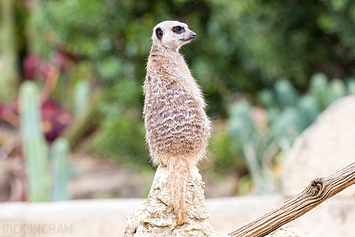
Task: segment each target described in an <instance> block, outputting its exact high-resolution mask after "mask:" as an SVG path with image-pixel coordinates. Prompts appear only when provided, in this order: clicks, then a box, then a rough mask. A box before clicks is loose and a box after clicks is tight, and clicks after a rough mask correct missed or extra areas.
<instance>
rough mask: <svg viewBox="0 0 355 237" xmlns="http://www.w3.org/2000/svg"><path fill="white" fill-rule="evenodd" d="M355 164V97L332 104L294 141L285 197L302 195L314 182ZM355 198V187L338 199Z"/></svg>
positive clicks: (284, 178)
mask: <svg viewBox="0 0 355 237" xmlns="http://www.w3.org/2000/svg"><path fill="white" fill-rule="evenodd" d="M354 161H355V96H347V97H343V98H341V99H339V100H337V101H335V102H334V103H332V104H331V105H330V106H329V107H328V108H327V109H326V110H325V111H324V112H323V113H321V114H320V115H319V117H318V119H317V121H316V122H315V123H314V124H313V125H311V126H310V127H309V128H307V129H306V130H305V131H304V132H303V133H302V134H301V135H300V136H299V137H298V138H297V139H296V141H295V143H294V145H293V147H292V149H291V151H290V153H289V154H288V157H287V161H286V163H285V168H284V175H283V184H284V194H285V195H286V196H287V197H291V196H294V195H296V194H297V193H299V192H301V191H302V190H303V189H304V188H305V187H306V186H307V185H308V184H309V182H310V181H311V180H313V179H314V178H317V177H321V176H327V175H330V174H331V173H334V172H335V171H337V170H339V169H341V168H343V167H345V166H346V165H348V164H350V163H352V162H354ZM339 197H355V188H348V189H347V190H344V191H343V192H341V193H339V194H338V195H336V196H335V198H339Z"/></svg>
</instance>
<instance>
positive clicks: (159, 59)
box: [144, 21, 210, 225]
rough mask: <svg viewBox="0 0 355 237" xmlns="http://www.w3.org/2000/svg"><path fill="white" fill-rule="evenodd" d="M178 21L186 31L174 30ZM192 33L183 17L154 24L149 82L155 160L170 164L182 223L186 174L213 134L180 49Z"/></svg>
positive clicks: (148, 118)
mask: <svg viewBox="0 0 355 237" xmlns="http://www.w3.org/2000/svg"><path fill="white" fill-rule="evenodd" d="M177 25H181V26H183V27H184V28H185V32H184V33H182V34H176V33H174V32H172V27H174V26H177ZM158 27H159V28H160V29H162V31H163V36H162V39H159V38H157V36H156V35H155V34H156V29H157V28H158ZM192 34H194V32H192V31H191V30H189V29H188V28H187V25H186V24H184V23H180V22H176V21H165V22H162V23H160V24H158V25H157V26H156V27H155V28H154V30H153V36H152V40H153V45H152V48H151V51H150V55H149V59H148V64H147V75H146V78H145V82H144V94H145V103H144V120H145V126H146V130H147V133H146V140H147V143H148V147H149V151H150V155H151V158H152V161H153V162H154V163H155V164H159V163H160V164H162V165H164V166H168V168H169V170H170V178H171V190H172V200H173V207H174V211H175V215H176V217H177V220H178V224H179V225H182V224H183V223H184V222H185V189H186V180H187V178H188V176H189V174H190V170H191V168H192V167H193V166H195V165H196V163H197V162H198V161H199V160H201V159H202V158H203V157H204V156H205V151H206V146H207V140H208V137H209V135H210V121H209V119H208V117H207V116H206V113H205V107H206V104H205V102H204V99H203V96H202V93H201V90H200V88H199V86H198V85H197V83H196V81H195V79H194V78H193V77H192V75H191V73H190V70H189V68H188V66H187V64H186V63H185V61H184V58H183V57H182V56H181V55H180V54H179V52H178V49H179V47H180V46H181V45H183V44H186V43H188V42H189V41H190V40H191V39H193V38H194V37H193V36H191V35H192ZM164 37H165V38H164ZM189 37H190V38H191V39H189V40H186V39H188V38H189ZM180 38H182V39H183V41H181V40H179V39H180Z"/></svg>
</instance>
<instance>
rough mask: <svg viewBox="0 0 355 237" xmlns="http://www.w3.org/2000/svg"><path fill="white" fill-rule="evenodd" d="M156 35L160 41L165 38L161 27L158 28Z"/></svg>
mask: <svg viewBox="0 0 355 237" xmlns="http://www.w3.org/2000/svg"><path fill="white" fill-rule="evenodd" d="M155 34H156V35H157V38H158V39H159V40H161V38H163V31H162V30H161V29H160V27H158V28H157V29H156V30H155Z"/></svg>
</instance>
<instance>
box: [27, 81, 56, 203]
mask: <svg viewBox="0 0 355 237" xmlns="http://www.w3.org/2000/svg"><path fill="white" fill-rule="evenodd" d="M38 98H39V97H38V90H37V86H36V84H35V83H34V82H29V81H26V82H24V83H23V84H22V85H21V88H20V118H21V136H22V144H23V154H24V157H25V161H26V174H27V199H28V200H29V201H30V202H43V201H48V200H49V192H48V177H47V163H48V148H47V145H46V141H45V139H44V135H43V133H42V131H41V114H40V113H41V111H40V109H39V99H38Z"/></svg>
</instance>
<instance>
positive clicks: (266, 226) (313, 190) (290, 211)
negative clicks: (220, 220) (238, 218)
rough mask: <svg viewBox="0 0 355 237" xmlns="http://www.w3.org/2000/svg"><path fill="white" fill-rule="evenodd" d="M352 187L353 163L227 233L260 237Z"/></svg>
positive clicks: (354, 165)
mask: <svg viewBox="0 0 355 237" xmlns="http://www.w3.org/2000/svg"><path fill="white" fill-rule="evenodd" d="M354 183H355V162H354V163H352V164H350V165H348V166H346V167H344V168H343V169H341V170H339V171H337V172H335V173H333V174H331V175H329V176H326V177H321V178H316V179H314V180H312V181H311V183H310V184H309V185H308V186H307V187H306V188H305V189H304V190H303V191H302V192H301V193H299V194H297V195H296V196H294V197H292V198H290V199H288V200H286V201H285V202H284V203H283V204H282V205H280V206H278V207H276V208H274V209H272V210H271V211H269V212H268V213H266V214H265V215H263V216H261V217H259V218H256V219H254V220H252V221H250V222H248V223H247V224H245V225H243V226H242V227H240V228H238V229H236V230H234V231H232V232H231V233H229V234H228V235H229V236H234V237H248V236H250V237H251V236H253V237H262V236H265V235H267V234H269V233H271V232H272V231H274V230H276V229H277V228H279V227H281V226H282V225H285V224H286V223H288V222H290V221H293V220H295V219H297V218H298V217H300V216H302V215H303V214H305V213H307V212H308V211H310V210H312V209H313V208H315V207H316V206H318V205H319V204H321V203H322V202H324V201H325V200H327V199H328V198H330V197H332V196H334V195H336V194H337V193H339V192H341V191H343V190H344V189H345V188H347V187H349V186H351V185H353V184H354Z"/></svg>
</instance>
